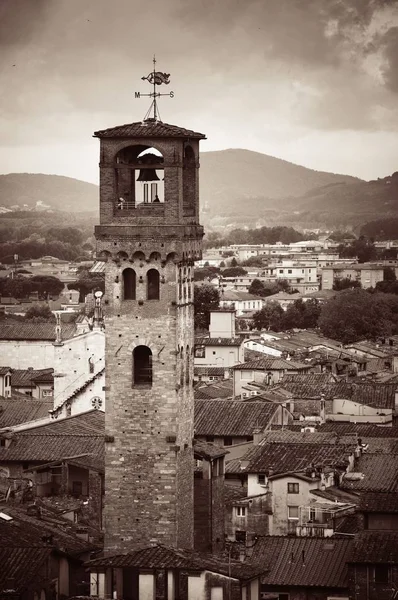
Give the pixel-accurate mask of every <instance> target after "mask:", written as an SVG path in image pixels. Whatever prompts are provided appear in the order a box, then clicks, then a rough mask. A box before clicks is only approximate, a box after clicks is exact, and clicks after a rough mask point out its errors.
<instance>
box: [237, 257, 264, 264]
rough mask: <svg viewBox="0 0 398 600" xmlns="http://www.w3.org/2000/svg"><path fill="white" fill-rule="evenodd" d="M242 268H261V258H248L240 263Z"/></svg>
mask: <svg viewBox="0 0 398 600" xmlns="http://www.w3.org/2000/svg"><path fill="white" fill-rule="evenodd" d="M241 264H242V266H243V267H263V266H264V263H263V259H262V258H261V256H250V258H248V259H246V260H244V261H242V263H241Z"/></svg>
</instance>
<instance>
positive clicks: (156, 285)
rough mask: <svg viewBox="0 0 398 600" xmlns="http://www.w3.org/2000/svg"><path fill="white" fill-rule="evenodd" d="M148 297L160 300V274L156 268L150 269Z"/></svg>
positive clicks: (148, 274)
mask: <svg viewBox="0 0 398 600" xmlns="http://www.w3.org/2000/svg"><path fill="white" fill-rule="evenodd" d="M146 277H147V298H148V300H159V297H160V276H159V271H157V270H156V269H149V271H148V273H147V276H146Z"/></svg>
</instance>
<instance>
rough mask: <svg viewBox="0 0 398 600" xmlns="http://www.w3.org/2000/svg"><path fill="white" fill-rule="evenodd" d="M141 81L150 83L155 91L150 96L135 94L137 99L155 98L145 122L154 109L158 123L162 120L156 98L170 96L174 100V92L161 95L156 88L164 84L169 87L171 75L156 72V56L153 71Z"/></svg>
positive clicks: (154, 117)
mask: <svg viewBox="0 0 398 600" xmlns="http://www.w3.org/2000/svg"><path fill="white" fill-rule="evenodd" d="M141 79H143V80H144V81H148V83H150V84H152V85H153V91H152V92H151V93H150V94H141V92H135V94H134V97H135V98H141V96H148V97H149V98H153V100H152V103H151V105H150V107H149V109H148V112H147V113H146V115H145V117H144V121H145V120H146V119H148V118H149V115H150V114H151V111H152V108H153V119H154V120H155V121H157V120H158V118H159V120H161V119H160V113H159V108H158V105H157V102H156V98H159V97H160V96H169V98H174V92H169V93H168V94H161V93H160V92H158V91H157V90H156V86H157V85H162V83H164V84H165V85H168V84H169V83H170V73H161V71H156V58H155V56H154V57H153V71H151V73H149V75H147V76H146V77H141Z"/></svg>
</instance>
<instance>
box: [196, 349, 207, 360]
mask: <svg viewBox="0 0 398 600" xmlns="http://www.w3.org/2000/svg"><path fill="white" fill-rule="evenodd" d="M205 355H206V348H205V347H204V346H195V358H204V357H205Z"/></svg>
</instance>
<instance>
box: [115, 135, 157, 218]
mask: <svg viewBox="0 0 398 600" xmlns="http://www.w3.org/2000/svg"><path fill="white" fill-rule="evenodd" d="M163 161H164V159H163V156H162V154H161V153H160V152H159V150H157V149H156V148H153V147H150V146H145V145H142V144H141V145H136V146H127V147H126V148H123V149H122V150H120V151H119V152H118V153H117V154H116V157H115V163H116V165H115V179H116V210H117V212H118V214H120V215H123V214H124V211H126V210H133V209H136V208H139V207H140V206H141V205H146V206H152V205H154V206H156V205H157V204H159V203H163V202H164V167H163Z"/></svg>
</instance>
